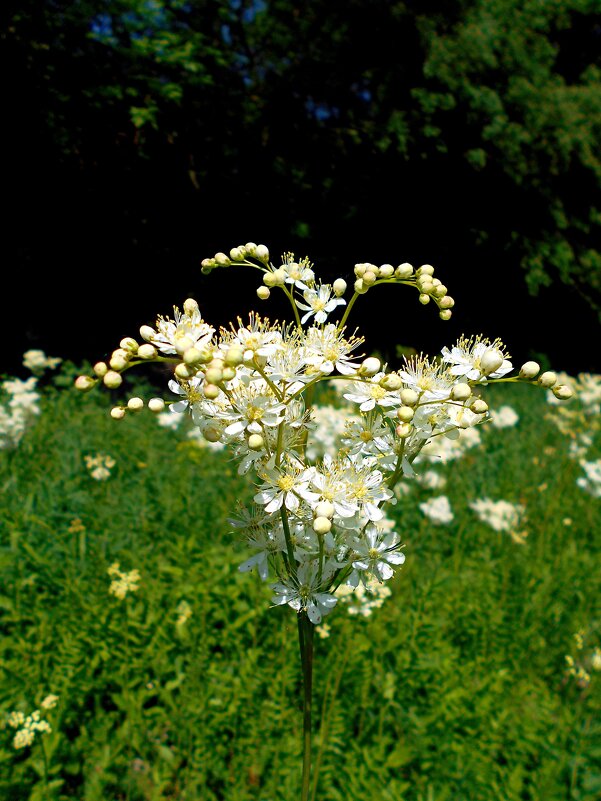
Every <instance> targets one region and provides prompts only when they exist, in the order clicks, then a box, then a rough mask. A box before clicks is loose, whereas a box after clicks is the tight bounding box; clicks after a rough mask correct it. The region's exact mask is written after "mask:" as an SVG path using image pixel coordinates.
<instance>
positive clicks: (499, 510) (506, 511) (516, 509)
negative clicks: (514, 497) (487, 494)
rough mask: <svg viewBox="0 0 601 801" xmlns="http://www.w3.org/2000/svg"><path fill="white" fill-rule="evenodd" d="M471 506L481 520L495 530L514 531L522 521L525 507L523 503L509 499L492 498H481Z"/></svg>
mask: <svg viewBox="0 0 601 801" xmlns="http://www.w3.org/2000/svg"><path fill="white" fill-rule="evenodd" d="M470 508H472V509H473V510H474V512H476V514H477V515H478V517H479V518H480V520H482V521H483V522H484V523H486V524H487V525H489V526H490V527H491V528H493V529H494V530H495V531H513V530H515V529H516V528H517V527H518V526H519V524H520V521H521V518H522V515H523V514H524V511H525V508H524V507H523V506H522V505H521V504H515V503H509V501H493V500H491V499H490V498H481V499H480V500H476V501H472V502H471V503H470Z"/></svg>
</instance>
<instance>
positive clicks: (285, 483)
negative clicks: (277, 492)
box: [278, 476, 294, 492]
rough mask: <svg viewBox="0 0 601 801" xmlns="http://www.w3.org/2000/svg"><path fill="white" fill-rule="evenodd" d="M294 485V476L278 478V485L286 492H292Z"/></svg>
mask: <svg viewBox="0 0 601 801" xmlns="http://www.w3.org/2000/svg"><path fill="white" fill-rule="evenodd" d="M293 486H294V476H282V477H281V478H278V487H279V488H280V489H281V490H284V492H290V490H291V489H292V487H293Z"/></svg>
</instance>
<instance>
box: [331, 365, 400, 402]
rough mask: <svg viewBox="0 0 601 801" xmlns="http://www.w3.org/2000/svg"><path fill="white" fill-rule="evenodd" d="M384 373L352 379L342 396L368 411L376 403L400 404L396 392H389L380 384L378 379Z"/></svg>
mask: <svg viewBox="0 0 601 801" xmlns="http://www.w3.org/2000/svg"><path fill="white" fill-rule="evenodd" d="M383 376H384V373H382V372H380V373H377V374H376V375H375V376H373V378H368V379H362V380H361V381H353V382H351V383H352V388H351V390H350V391H349V392H345V393H344V397H345V398H346V399H347V400H349V401H351V402H352V403H358V404H359V409H360V410H361V411H362V412H369V411H371V410H372V409H375V407H376V405H377V406H380V407H382V408H385V409H386V408H387V409H391V408H395V407H397V406H401V405H402V403H401V398H400V395H399V393H398V392H391V391H389V390H387V389H384V387H381V386H380V379H381V378H382V377H383Z"/></svg>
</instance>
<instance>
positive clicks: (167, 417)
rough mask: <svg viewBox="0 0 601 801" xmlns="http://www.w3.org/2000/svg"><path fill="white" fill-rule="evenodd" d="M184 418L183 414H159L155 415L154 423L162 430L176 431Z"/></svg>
mask: <svg viewBox="0 0 601 801" xmlns="http://www.w3.org/2000/svg"><path fill="white" fill-rule="evenodd" d="M185 417H186V415H185V414H184V413H183V412H172V411H168V412H159V413H158V414H157V415H156V421H157V423H158V424H159V425H160V426H162V428H170V429H171V430H172V431H176V430H177V429H178V428H179V425H180V423H181V422H182V420H184V419H185Z"/></svg>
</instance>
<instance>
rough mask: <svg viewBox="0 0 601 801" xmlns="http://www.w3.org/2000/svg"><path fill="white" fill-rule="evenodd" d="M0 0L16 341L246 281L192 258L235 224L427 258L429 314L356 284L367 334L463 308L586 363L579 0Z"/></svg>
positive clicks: (592, 245)
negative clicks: (296, 0)
mask: <svg viewBox="0 0 601 801" xmlns="http://www.w3.org/2000/svg"><path fill="white" fill-rule="evenodd" d="M0 14H1V15H2V34H1V35H2V49H3V52H4V54H5V58H6V65H7V66H6V74H7V76H8V80H7V81H6V82H5V97H4V104H3V105H4V111H5V125H4V134H5V137H6V143H5V149H4V152H5V158H6V161H7V171H6V172H7V175H8V180H7V184H6V185H5V197H6V200H7V204H8V207H9V212H8V216H7V219H6V223H7V225H6V232H7V237H6V244H5V256H6V257H7V261H6V265H7V268H6V274H7V275H8V276H12V279H13V282H14V284H13V285H14V286H16V290H15V292H14V294H13V293H9V294H8V296H7V295H6V294H5V300H6V301H7V302H6V306H7V309H6V313H7V314H8V317H9V319H13V320H14V323H13V330H16V331H17V332H18V335H17V336H16V341H15V343H14V344H15V358H16V356H17V355H18V353H19V352H21V351H22V350H23V349H24V348H26V347H30V346H36V345H37V346H41V347H46V348H47V349H48V350H53V351H54V352H56V354H57V355H63V356H70V357H72V358H76V359H78V358H81V357H83V356H85V355H88V356H89V357H90V358H92V359H94V358H98V357H100V356H102V355H103V353H104V350H105V349H106V348H109V347H111V346H113V345H114V344H115V342H114V340H115V339H118V338H119V337H120V336H123V335H125V334H128V333H131V332H135V328H136V325H139V324H141V323H143V322H150V321H152V316H153V315H154V314H155V313H157V312H162V313H168V312H169V310H170V306H171V305H172V304H173V303H181V301H183V299H184V297H186V295H188V294H193V295H195V296H196V297H198V299H199V301H200V302H201V305H202V304H203V303H205V304H206V305H205V306H204V307H203V308H204V310H205V314H206V315H207V316H211V317H212V318H213V319H216V320H217V321H218V322H226V320H227V319H228V318H229V317H230V316H232V315H235V314H238V313H240V312H243V311H245V310H246V309H248V308H250V307H251V306H252V305H255V304H254V303H253V287H254V278H251V277H248V276H244V275H241V274H240V273H238V274H236V280H234V273H233V272H231V271H230V272H228V274H227V276H226V275H217V276H211V277H210V278H208V279H207V278H203V277H201V276H200V272H199V263H200V260H201V259H202V258H203V257H205V256H210V255H212V254H213V253H214V252H215V251H216V250H227V249H229V248H230V247H233V246H234V245H237V244H240V243H243V242H245V241H248V240H254V241H261V242H265V243H266V244H268V245H269V246H270V247H271V250H272V252H273V253H274V254H276V255H277V254H279V253H280V252H282V251H284V250H289V249H292V250H294V251H295V252H296V253H297V254H298V255H301V256H302V255H305V254H308V255H310V256H311V257H312V259H313V260H314V261H315V262H316V264H317V267H318V269H320V270H321V272H322V274H325V275H326V276H328V277H335V276H337V275H339V274H342V275H343V276H345V277H350V274H351V273H352V266H353V264H354V263H355V262H356V261H366V260H368V261H374V262H376V263H383V262H390V261H394V262H397V263H398V262H400V261H413V262H415V263H423V262H429V263H432V264H434V265H435V266H436V267H437V269H438V271H439V273H440V275H441V277H442V278H443V279H444V281H445V283H446V284H447V285H448V286H449V287H450V291H451V293H452V294H453V295H454V296H455V297H456V299H457V301H458V306H457V311H456V315H455V318H454V320H453V321H452V322H451V323H449V324H444V325H443V324H442V323H440V321H438V320H437V319H436V316H435V314H434V313H433V314H432V315H429V314H428V312H429V311H430V310H429V309H425V310H423V309H420V308H418V307H417V304H416V303H415V299H414V298H410V297H404V298H403V297H402V296H401V295H398V296H396V295H395V296H389V295H388V294H386V296H385V295H384V294H382V295H381V296H377V295H376V294H374V295H373V297H371V296H368V298H367V299H366V301H367V302H366V304H365V307H366V308H367V307H369V319H368V320H366V321H365V322H363V321H361V320H360V319H358V320H357V322H361V325H362V328H366V330H367V333H368V334H370V336H371V335H374V336H376V337H378V340H377V341H378V344H379V346H380V347H381V348H382V349H383V350H384V351H386V349H387V348H389V349H391V353H394V345H395V344H397V343H402V344H407V345H415V346H423V347H425V348H426V349H437V348H438V347H440V344H442V343H443V342H448V341H449V340H450V339H453V338H454V337H455V336H456V335H457V334H458V333H459V332H461V331H466V332H468V333H475V332H478V331H483V332H484V333H486V334H489V335H492V336H496V335H497V334H498V335H500V336H502V337H503V338H505V339H506V340H507V342H508V343H511V344H512V345H513V349H514V350H516V347H517V349H520V348H521V350H520V351H519V353H516V355H523V356H526V355H528V352H530V353H547V354H549V356H551V357H552V358H553V359H554V360H557V359H559V360H560V364H559V366H560V367H564V368H569V369H601V366H600V365H599V364H598V363H597V364H595V349H594V347H593V341H594V338H595V334H596V333H598V332H597V330H596V325H597V316H596V314H597V312H598V310H599V308H600V307H601V235H600V226H601V200H600V199H599V197H600V196H599V189H600V184H601V147H600V145H601V13H599V6H598V3H597V2H593V0H555V1H554V2H551V0H549V1H548V2H540V0H529V1H528V0H527V1H526V2H524V0H496V2H493V3H491V2H490V1H489V0H471V2H467V1H465V2H462V1H461V0H425V1H424V0H420V2H416V1H415V0H408V1H407V2H389V1H388V0H386V1H384V0H349V2H347V3H345V4H344V6H340V7H339V8H335V7H334V6H333V5H332V4H331V3H328V2H325V0H316V2H312V3H309V4H306V5H305V7H303V8H302V9H301V8H298V7H296V5H295V4H292V3H289V2H284V0H254V2H251V3H247V2H243V1H242V0H230V2H223V1H222V0H212V1H211V2H210V1H209V0H100V1H97V2H91V0H71V2H68V1H66V0H65V1H63V2H59V0H54V1H53V0H21V1H20V2H19V3H16V2H15V0H7V2H5V3H4V4H3V7H2V10H1V11H0ZM242 292H246V293H247V294H246V295H243V294H242ZM532 293H534V294H532ZM536 293H538V295H536ZM265 308H266V313H269V314H272V313H273V311H272V310H270V311H269V312H267V307H265ZM574 320H577V325H578V328H577V329H575V328H574V324H573V323H574ZM383 321H386V322H385V324H383ZM583 334H585V336H583ZM575 349H576V352H574V351H575Z"/></svg>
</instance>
